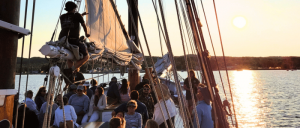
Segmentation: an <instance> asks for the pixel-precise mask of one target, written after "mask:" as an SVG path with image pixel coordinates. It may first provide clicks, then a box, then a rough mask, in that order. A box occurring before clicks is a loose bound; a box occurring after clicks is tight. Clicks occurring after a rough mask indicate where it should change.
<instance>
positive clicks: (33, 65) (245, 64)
mask: <svg viewBox="0 0 300 128" xmlns="http://www.w3.org/2000/svg"><path fill="white" fill-rule="evenodd" d="M152 58H153V60H154V62H156V61H157V60H158V59H161V57H156V56H155V57H152ZM174 59H175V63H176V68H177V70H186V66H185V59H184V56H175V57H174ZM145 60H146V61H147V63H148V65H149V66H152V63H151V60H150V57H149V56H146V58H145ZM187 60H188V64H189V66H190V67H191V68H192V69H194V70H199V69H200V65H199V63H198V59H197V56H196V55H188V56H187ZM225 60H226V66H227V69H229V70H239V69H249V70H260V69H261V70H267V69H272V70H274V69H281V70H289V69H294V70H295V69H300V57H280V56H278V57H230V56H226V57H225ZM108 62H111V61H108ZM210 64H211V68H212V69H213V70H218V66H219V69H220V70H224V69H225V63H224V59H223V57H221V56H217V57H215V56H211V57H210ZM20 65H21V58H20V57H18V58H17V66H16V72H17V73H20V72H21V70H20ZM101 65H105V66H102V67H105V70H110V71H113V70H116V69H119V68H120V67H119V66H118V65H116V64H111V63H102V64H101V63H100V62H98V63H94V68H100V67H101ZM59 66H62V65H59ZM92 67H93V63H86V64H85V65H83V66H82V67H81V71H82V72H88V71H89V70H91V69H92ZM142 67H143V69H144V68H145V64H143V65H142ZM27 71H29V72H30V73H45V72H48V71H49V62H48V60H47V59H45V58H40V57H33V58H31V59H30V64H29V59H27V58H24V59H23V64H22V73H25V72H27Z"/></svg>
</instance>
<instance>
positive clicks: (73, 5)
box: [65, 1, 77, 11]
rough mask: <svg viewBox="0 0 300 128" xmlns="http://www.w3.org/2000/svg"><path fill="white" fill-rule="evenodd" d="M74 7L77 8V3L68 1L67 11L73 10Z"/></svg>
mask: <svg viewBox="0 0 300 128" xmlns="http://www.w3.org/2000/svg"><path fill="white" fill-rule="evenodd" d="M74 8H77V5H76V4H75V3H74V2H72V1H68V2H67V3H66V5H65V10H66V11H72V10H73V9H74Z"/></svg>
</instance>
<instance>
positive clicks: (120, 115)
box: [115, 112, 125, 119]
mask: <svg viewBox="0 0 300 128" xmlns="http://www.w3.org/2000/svg"><path fill="white" fill-rule="evenodd" d="M115 117H119V118H121V119H124V118H125V115H124V112H118V113H117V115H116V116H115Z"/></svg>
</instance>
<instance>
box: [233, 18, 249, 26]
mask: <svg viewBox="0 0 300 128" xmlns="http://www.w3.org/2000/svg"><path fill="white" fill-rule="evenodd" d="M246 23H247V21H246V19H245V18H244V17H236V18H234V19H233V25H234V26H236V27H238V28H243V27H245V25H246Z"/></svg>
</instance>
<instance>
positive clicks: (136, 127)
mask: <svg viewBox="0 0 300 128" xmlns="http://www.w3.org/2000/svg"><path fill="white" fill-rule="evenodd" d="M136 109H137V103H136V101H135V100H130V101H129V102H128V103H127V110H128V112H126V113H125V120H126V128H142V123H143V122H142V116H141V114H140V113H138V112H135V110H136Z"/></svg>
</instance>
